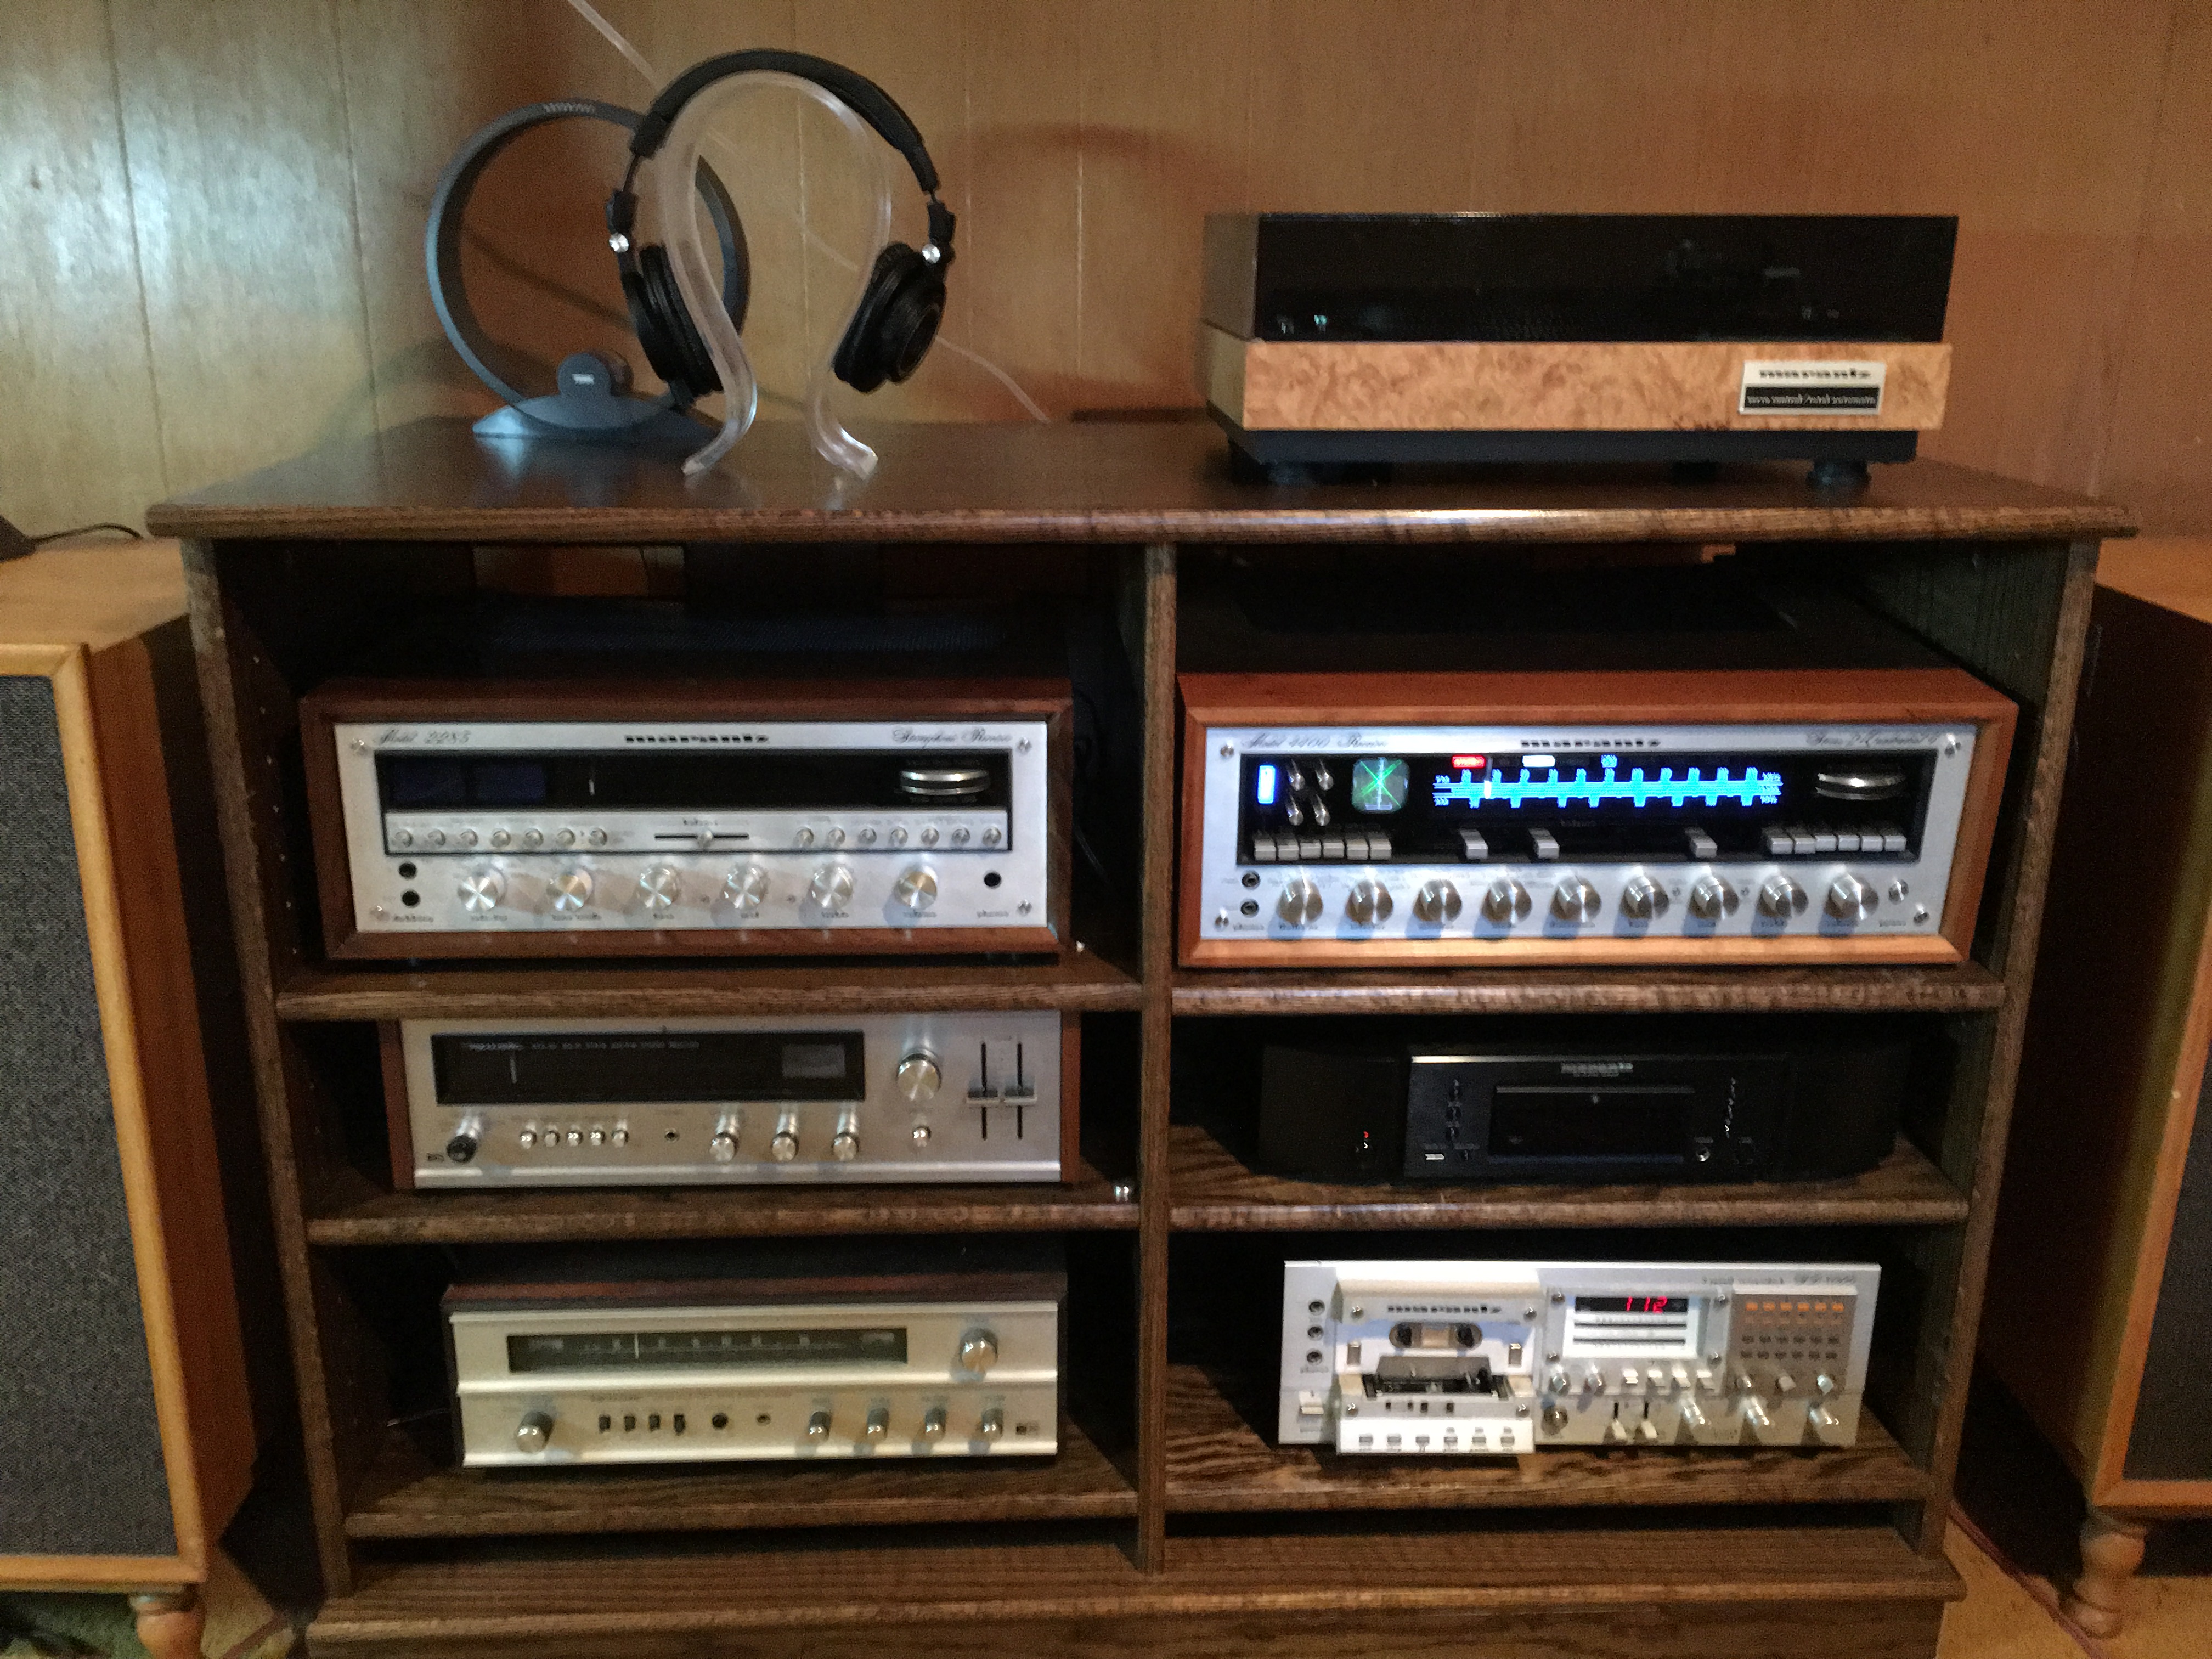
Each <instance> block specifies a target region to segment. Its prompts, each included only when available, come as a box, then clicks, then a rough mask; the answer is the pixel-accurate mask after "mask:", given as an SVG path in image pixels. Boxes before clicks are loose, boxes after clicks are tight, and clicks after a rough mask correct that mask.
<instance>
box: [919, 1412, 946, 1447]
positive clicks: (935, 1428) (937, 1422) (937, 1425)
mask: <svg viewBox="0 0 2212 1659" xmlns="http://www.w3.org/2000/svg"><path fill="white" fill-rule="evenodd" d="M944 1433H945V1407H942V1406H932V1407H930V1408H929V1409H928V1410H927V1411H926V1412H924V1413H922V1414H921V1437H922V1438H923V1439H924V1440H936V1439H939V1438H941V1437H943V1436H944Z"/></svg>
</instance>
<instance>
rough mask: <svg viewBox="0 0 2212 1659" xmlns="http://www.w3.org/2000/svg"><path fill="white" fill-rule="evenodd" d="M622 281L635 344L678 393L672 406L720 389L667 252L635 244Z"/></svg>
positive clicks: (711, 356)
mask: <svg viewBox="0 0 2212 1659" xmlns="http://www.w3.org/2000/svg"><path fill="white" fill-rule="evenodd" d="M622 281H623V298H625V299H626V300H628V301H629V319H630V325H631V327H633V328H635V330H636V331H637V343H638V344H639V345H641V346H642V347H643V348H644V349H645V360H646V362H648V363H650V364H652V365H653V373H654V374H658V375H659V376H660V378H661V379H662V380H665V381H666V382H667V383H668V389H669V390H670V391H671V392H673V393H675V394H676V406H677V407H678V409H683V408H687V407H689V406H690V404H692V403H693V402H694V401H696V399H698V398H703V397H705V396H706V395H707V394H708V392H720V390H721V389H722V377H721V375H720V373H718V372H717V371H716V369H715V368H714V356H713V355H712V354H711V353H710V352H708V349H707V343H706V341H705V340H703V339H702V338H701V337H700V335H699V329H698V325H696V324H695V323H694V322H693V321H692V320H691V313H690V308H689V307H686V306H685V305H684V291H683V290H682V289H679V288H678V287H677V285H676V270H675V268H674V267H673V266H672V265H671V264H669V262H668V251H667V250H666V249H665V248H662V247H658V246H651V245H648V246H644V247H641V248H640V249H638V251H637V261H636V268H635V270H632V269H631V268H630V266H629V263H628V262H627V261H626V262H625V263H624V265H623V273H622Z"/></svg>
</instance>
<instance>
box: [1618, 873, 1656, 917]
mask: <svg viewBox="0 0 2212 1659" xmlns="http://www.w3.org/2000/svg"><path fill="white" fill-rule="evenodd" d="M1620 914H1621V915H1624V916H1626V917H1627V918H1628V919H1629V920H1630V921H1657V920H1658V919H1659V918H1660V917H1661V916H1663V915H1666V914H1667V890H1666V889H1665V888H1663V887H1662V886H1661V885H1660V884H1658V883H1657V882H1656V881H1654V880H1652V879H1651V878H1650V877H1649V876H1646V875H1640V874H1639V875H1633V876H1631V877H1630V878H1628V879H1627V880H1626V882H1624V883H1622V884H1621V888H1620Z"/></svg>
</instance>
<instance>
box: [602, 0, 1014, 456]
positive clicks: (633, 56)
mask: <svg viewBox="0 0 2212 1659" xmlns="http://www.w3.org/2000/svg"><path fill="white" fill-rule="evenodd" d="M568 3H569V5H570V6H572V7H574V9H575V11H576V15H578V16H580V17H581V18H582V19H583V20H584V21H586V23H589V24H590V25H591V26H592V27H593V28H595V29H597V30H598V31H599V34H600V36H601V38H603V39H604V40H605V41H606V43H607V44H608V45H609V46H612V47H613V48H614V49H615V50H616V51H617V52H620V53H621V54H622V57H623V62H624V63H626V64H629V66H630V67H631V68H632V69H634V70H636V71H637V72H638V73H639V74H640V75H641V76H644V77H645V79H646V80H647V82H649V83H650V84H651V85H652V87H653V89H654V90H655V91H658V90H659V88H662V87H664V86H665V85H666V84H667V82H665V81H664V80H663V79H662V78H661V76H660V74H659V71H658V70H655V69H654V68H653V65H652V64H649V63H647V62H646V60H645V57H644V54H643V53H641V52H639V51H638V49H637V48H636V47H635V46H632V45H630V43H629V38H628V37H627V36H625V35H624V34H623V32H622V31H621V30H620V29H618V28H617V27H615V26H614V25H613V24H612V23H611V22H609V21H607V20H606V18H605V17H604V16H602V15H600V13H599V8H597V7H596V6H594V5H592V0H568ZM707 143H708V144H709V145H711V146H712V147H713V148H714V150H715V151H716V152H717V153H718V154H719V155H720V156H721V158H722V160H723V161H725V162H726V163H727V164H729V165H730V167H731V171H732V174H733V175H734V174H735V173H738V172H741V171H742V170H743V167H744V162H743V161H742V160H740V158H739V157H738V154H737V152H736V150H735V149H732V147H731V145H730V144H729V143H727V142H726V140H724V139H722V138H720V137H715V136H714V135H711V134H710V135H708V139H707ZM793 218H795V219H797V220H798V221H799V234H800V235H801V236H803V237H805V239H806V242H807V245H808V246H810V247H811V248H813V249H814V250H815V251H816V252H818V253H820V254H821V255H822V256H823V258H827V259H828V260H829V261H830V262H831V263H832V264H835V265H836V266H837V267H838V269H840V270H859V269H860V266H859V265H858V264H855V263H854V262H853V261H852V260H850V259H848V258H846V257H845V256H844V255H843V254H842V253H841V252H838V251H837V250H836V248H834V247H832V246H830V245H829V243H828V242H826V241H824V240H823V239H822V238H821V237H820V236H818V235H817V234H815V231H814V228H813V227H812V226H811V225H810V224H808V223H807V222H806V216H805V214H803V213H799V214H793ZM937 343H938V344H939V345H940V346H942V347H943V348H944V349H945V350H947V351H949V352H951V354H952V355H953V356H956V357H965V358H966V359H967V360H968V361H969V362H971V363H973V364H975V367H976V368H980V369H981V370H982V371H983V372H984V373H985V374H988V375H989V376H990V377H991V378H992V379H993V380H996V381H998V383H999V384H1000V386H1004V387H1006V390H1007V391H1008V392H1012V394H1013V398H1014V401H1015V402H1016V403H1018V404H1020V405H1021V406H1022V407H1023V408H1024V410H1027V411H1028V412H1029V416H1030V419H1031V420H1033V421H1040V422H1043V423H1044V424H1045V425H1047V426H1049V425H1051V424H1052V416H1049V415H1048V414H1046V413H1045V412H1044V410H1043V409H1042V408H1041V407H1040V406H1039V405H1038V404H1037V401H1036V398H1032V397H1030V394H1029V393H1028V392H1024V391H1023V390H1022V386H1021V382H1020V381H1018V380H1015V379H1014V377H1013V376H1012V375H1011V374H1008V373H1006V370H1005V369H1003V368H1000V367H999V366H998V364H996V363H994V362H992V361H991V360H990V359H989V358H988V357H986V356H984V355H983V354H982V353H981V352H980V351H971V350H969V349H968V348H967V347H966V346H964V345H961V344H958V343H957V342H955V341H953V340H951V338H949V337H946V336H945V335H944V334H942V333H940V334H939V335H938V337H937Z"/></svg>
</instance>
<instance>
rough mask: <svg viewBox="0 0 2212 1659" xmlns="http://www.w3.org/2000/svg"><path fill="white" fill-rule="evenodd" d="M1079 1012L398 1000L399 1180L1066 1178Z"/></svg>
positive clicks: (394, 1077) (390, 1040)
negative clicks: (653, 1010)
mask: <svg viewBox="0 0 2212 1659" xmlns="http://www.w3.org/2000/svg"><path fill="white" fill-rule="evenodd" d="M1079 1025H1080V1021H1079V1018H1077V1017H1076V1016H1074V1015H1073V1014H1066V1015H1063V1014H1058V1013H1054V1012H1048V1011H1046V1012H1039V1011H1030V1012H989V1011H985V1010H971V1011H956V1012H938V1013H917V1014H824V1015H821V1016H819V1017H816V1018H804V1017H786V1018H767V1017H763V1016H742V1015H733V1016H719V1017H713V1018H684V1019H667V1020H654V1021H641V1020H621V1019H465V1020H463V1019H410V1020H404V1021H401V1022H398V1023H397V1024H387V1025H386V1026H385V1027H384V1028H383V1034H384V1042H383V1048H384V1069H385V1090H386V1101H387V1103H388V1106H389V1116H390V1120H391V1127H392V1179H393V1181H394V1182H395V1183H396V1184H398V1185H399V1186H401V1187H410V1186H420V1187H425V1188H464V1187H483V1186H513V1187H574V1186H591V1187H603V1186H667V1185H678V1184H721V1185H765V1184H771V1183H774V1184H784V1183H810V1182H968V1181H1059V1180H1061V1179H1063V1178H1064V1177H1065V1176H1067V1175H1068V1174H1070V1173H1071V1172H1072V1170H1073V1165H1074V1164H1075V1162H1076V1159H1077V1158H1078V1152H1077V1141H1078V1137H1077V1133H1076V1115H1077V1105H1076V1101H1077V1090H1078V1085H1079V1075H1080V1071H1081V1068H1080V1066H1079V1064H1078V1062H1077V1048H1076V1044H1077V1032H1078V1029H1079Z"/></svg>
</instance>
